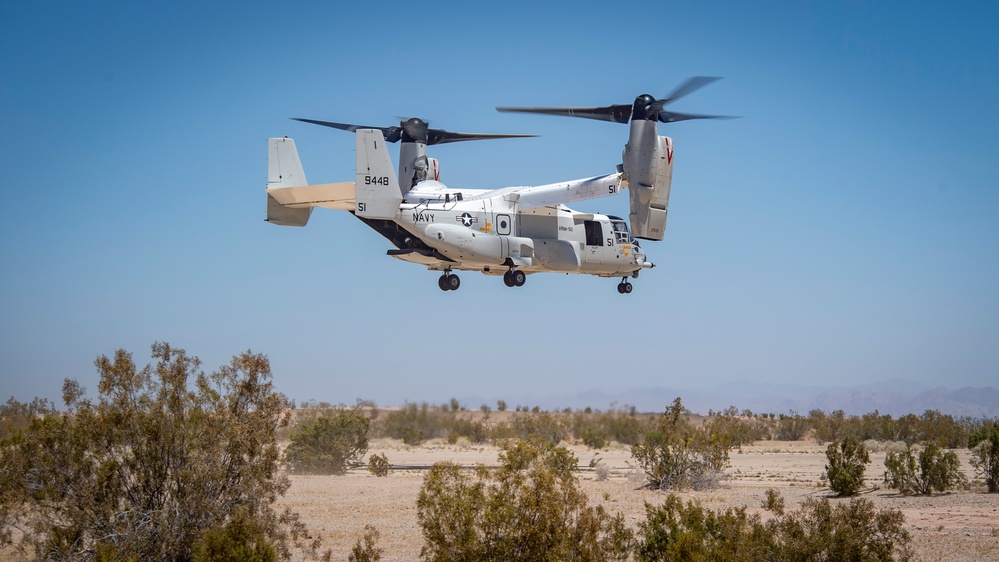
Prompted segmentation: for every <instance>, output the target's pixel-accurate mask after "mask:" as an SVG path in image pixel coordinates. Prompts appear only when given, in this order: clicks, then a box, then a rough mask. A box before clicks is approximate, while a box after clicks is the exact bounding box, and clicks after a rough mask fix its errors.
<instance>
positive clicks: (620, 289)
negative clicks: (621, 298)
mask: <svg viewBox="0 0 999 562" xmlns="http://www.w3.org/2000/svg"><path fill="white" fill-rule="evenodd" d="M617 292H619V293H621V294H622V295H623V294H624V283H618V284H617Z"/></svg>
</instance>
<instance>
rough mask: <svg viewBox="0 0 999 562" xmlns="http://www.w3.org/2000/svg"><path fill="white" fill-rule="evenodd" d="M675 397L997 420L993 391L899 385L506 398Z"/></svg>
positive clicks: (693, 404)
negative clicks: (932, 413) (925, 413)
mask: <svg viewBox="0 0 999 562" xmlns="http://www.w3.org/2000/svg"><path fill="white" fill-rule="evenodd" d="M677 396H679V397H680V398H681V399H682V400H683V405H684V406H685V407H686V408H687V409H689V410H691V411H692V412H695V413H702V414H704V413H707V412H708V411H710V410H714V411H722V410H724V409H725V408H728V407H729V406H735V407H736V408H737V409H738V410H739V411H740V412H741V411H743V410H747V409H748V410H752V411H753V412H754V413H765V412H773V413H777V414H781V413H788V412H790V411H796V412H798V413H799V414H802V415H807V414H808V412H809V411H810V410H813V409H820V410H824V411H826V412H831V411H834V410H843V411H844V412H846V413H847V414H848V415H861V414H866V413H868V412H873V411H875V410H877V411H878V412H880V413H882V414H889V415H891V416H895V417H898V416H902V415H905V414H910V413H911V414H917V415H918V414H922V413H923V412H925V411H926V410H939V411H940V412H941V413H944V414H950V415H953V416H957V417H960V416H970V417H974V418H983V417H988V418H995V417H999V390H997V389H995V388H993V387H991V386H989V387H984V388H972V387H964V388H958V389H950V388H945V387H937V388H928V387H925V386H921V385H918V384H915V383H912V382H909V381H902V380H892V381H885V382H881V383H876V384H870V385H864V386H855V387H839V388H835V387H820V386H801V385H793V384H761V383H754V382H751V381H737V382H735V383H731V384H726V385H724V386H719V387H716V388H711V389H686V390H684V389H680V388H662V387H656V388H636V389H632V390H628V391H624V392H614V393H610V392H602V391H585V392H580V393H577V394H574V395H565V396H547V397H534V398H527V399H525V400H521V401H520V402H518V401H517V400H516V399H513V400H511V398H514V397H505V398H504V399H505V400H506V401H507V403H508V405H509V408H510V409H513V408H514V406H515V405H516V404H518V403H519V404H523V405H524V406H531V407H533V406H540V407H541V408H543V409H554V408H566V407H569V408H573V409H577V408H585V407H587V406H590V407H593V408H599V409H601V410H606V409H607V408H608V407H610V406H611V405H612V404H613V405H615V406H616V407H622V406H625V405H627V406H634V407H635V408H636V409H637V410H638V411H640V412H660V411H662V410H664V409H665V407H666V406H667V405H668V404H670V403H671V402H673V399H674V398H676V397H677ZM462 402H463V403H464V404H466V405H467V406H468V407H471V408H474V407H475V406H476V405H477V404H479V403H486V404H490V405H491V406H495V401H493V402H488V401H484V400H481V399H478V398H468V399H467V400H463V401H462Z"/></svg>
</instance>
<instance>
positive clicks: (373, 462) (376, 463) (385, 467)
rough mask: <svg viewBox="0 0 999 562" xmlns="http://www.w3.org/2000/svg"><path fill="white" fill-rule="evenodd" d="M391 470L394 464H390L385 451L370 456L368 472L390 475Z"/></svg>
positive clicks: (376, 474) (377, 474)
mask: <svg viewBox="0 0 999 562" xmlns="http://www.w3.org/2000/svg"><path fill="white" fill-rule="evenodd" d="M390 470H392V465H391V464H389V461H388V457H386V456H385V453H382V454H380V455H371V456H370V457H368V472H370V473H371V474H374V475H375V476H388V473H389V471H390Z"/></svg>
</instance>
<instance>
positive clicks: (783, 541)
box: [635, 490, 912, 562]
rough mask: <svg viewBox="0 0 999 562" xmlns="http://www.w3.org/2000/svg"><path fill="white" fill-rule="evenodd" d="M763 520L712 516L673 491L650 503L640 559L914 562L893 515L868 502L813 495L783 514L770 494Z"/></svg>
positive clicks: (731, 513)
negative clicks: (655, 503) (836, 500)
mask: <svg viewBox="0 0 999 562" xmlns="http://www.w3.org/2000/svg"><path fill="white" fill-rule="evenodd" d="M764 507H765V508H766V509H767V510H768V511H770V512H771V517H769V518H768V519H767V520H766V521H765V522H764V521H763V520H762V519H761V518H760V516H759V515H755V514H754V515H749V514H747V512H746V508H745V507H741V508H729V509H726V510H725V511H718V512H715V511H711V510H709V509H705V508H703V507H702V506H701V505H700V504H699V503H695V502H693V501H691V502H688V503H687V504H686V505H684V504H683V502H682V501H681V500H680V498H679V497H677V496H676V495H674V494H670V495H669V496H667V498H666V501H664V502H663V504H662V505H660V506H658V507H654V506H652V505H650V504H648V503H646V504H645V511H646V520H645V521H643V522H641V523H640V524H639V531H638V537H637V539H638V540H637V542H636V546H635V559H636V560H638V561H640V562H659V561H663V562H665V561H684V562H687V561H690V562H755V561H757V560H785V561H796V560H801V561H810V560H851V561H855V562H868V561H870V562H893V561H906V560H909V559H910V557H911V555H912V552H911V546H910V544H911V537H910V535H909V533H908V531H906V530H905V528H904V527H903V523H904V517H903V516H902V513H901V512H899V511H895V510H882V511H875V509H874V507H873V504H872V503H871V502H869V501H867V500H864V499H857V500H851V501H850V503H849V504H840V505H837V506H835V507H833V506H831V505H830V503H829V500H827V499H822V500H816V499H812V498H809V499H807V500H805V501H804V502H803V503H802V506H801V508H800V509H799V510H797V511H792V512H786V511H785V510H784V500H783V499H782V498H781V497H780V496H779V495H777V494H776V492H774V491H773V490H770V491H768V492H767V500H766V502H765V503H764Z"/></svg>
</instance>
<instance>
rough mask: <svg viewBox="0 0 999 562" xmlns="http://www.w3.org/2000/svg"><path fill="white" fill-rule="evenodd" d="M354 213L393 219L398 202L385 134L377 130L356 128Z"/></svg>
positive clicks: (397, 189) (370, 217)
mask: <svg viewBox="0 0 999 562" xmlns="http://www.w3.org/2000/svg"><path fill="white" fill-rule="evenodd" d="M356 134H357V178H356V182H355V185H356V186H357V187H356V190H357V191H356V193H357V195H356V206H355V209H354V211H355V214H356V215H357V216H359V217H364V218H369V219H393V218H395V216H396V215H397V214H398V212H399V205H400V204H401V203H402V190H401V189H400V188H399V182H398V180H396V177H395V170H393V169H392V161H391V159H390V158H389V153H388V148H387V146H386V143H385V136H384V135H383V134H382V132H381V131H379V130H377V129H358V130H357V131H356Z"/></svg>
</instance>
